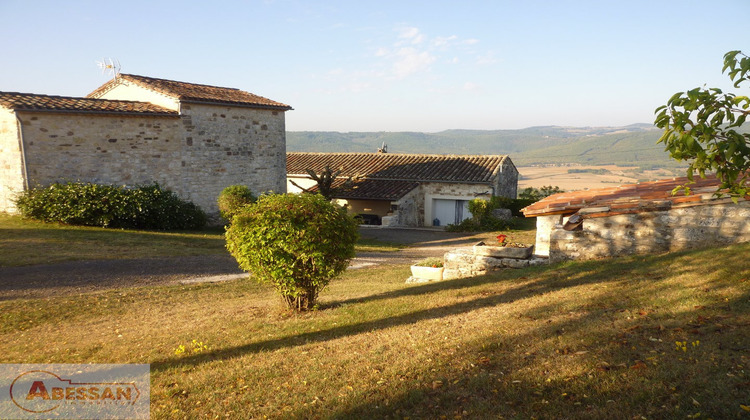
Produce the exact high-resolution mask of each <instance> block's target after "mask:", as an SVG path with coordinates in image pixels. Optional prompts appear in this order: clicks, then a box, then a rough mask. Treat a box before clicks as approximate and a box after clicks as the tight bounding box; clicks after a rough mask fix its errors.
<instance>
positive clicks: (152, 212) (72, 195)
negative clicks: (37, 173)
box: [16, 182, 206, 230]
mask: <svg viewBox="0 0 750 420" xmlns="http://www.w3.org/2000/svg"><path fill="white" fill-rule="evenodd" d="M16 207H17V208H18V211H19V212H20V213H21V214H22V215H23V216H24V217H28V218H31V219H37V220H42V221H45V222H59V223H65V224H69V225H82V226H102V227H112V228H123V229H158V230H177V229H200V228H202V227H203V226H204V225H205V224H206V215H205V213H203V211H202V210H201V209H200V208H199V207H198V206H196V205H195V204H193V203H191V202H187V201H184V200H182V199H180V198H179V197H178V196H177V195H176V194H174V193H173V192H172V191H169V190H163V189H161V187H159V185H158V184H153V185H147V186H141V187H137V188H132V189H131V188H125V187H121V186H114V185H100V184H92V183H83V182H68V183H64V184H63V183H55V184H52V185H50V186H49V187H39V188H32V189H29V190H27V191H25V192H23V193H22V194H21V195H20V196H19V197H18V198H17V199H16Z"/></svg>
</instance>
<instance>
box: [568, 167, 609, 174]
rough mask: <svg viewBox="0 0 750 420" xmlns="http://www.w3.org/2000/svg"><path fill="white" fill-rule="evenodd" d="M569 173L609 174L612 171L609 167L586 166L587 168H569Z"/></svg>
mask: <svg viewBox="0 0 750 420" xmlns="http://www.w3.org/2000/svg"><path fill="white" fill-rule="evenodd" d="M568 173H569V174H594V175H607V174H611V173H612V172H611V171H610V170H609V169H603V168H601V169H592V168H586V169H576V168H574V169H568Z"/></svg>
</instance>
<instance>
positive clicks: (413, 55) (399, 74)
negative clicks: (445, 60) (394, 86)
mask: <svg viewBox="0 0 750 420" xmlns="http://www.w3.org/2000/svg"><path fill="white" fill-rule="evenodd" d="M396 57H397V58H396V61H395V62H394V63H393V73H394V76H395V77H396V78H397V79H403V78H405V77H407V76H410V75H412V74H414V73H418V72H421V71H424V70H427V69H429V68H430V64H432V63H433V62H434V61H435V56H433V55H432V54H430V53H429V52H427V51H420V50H418V49H416V48H412V47H404V48H400V49H399V50H398V51H397V52H396Z"/></svg>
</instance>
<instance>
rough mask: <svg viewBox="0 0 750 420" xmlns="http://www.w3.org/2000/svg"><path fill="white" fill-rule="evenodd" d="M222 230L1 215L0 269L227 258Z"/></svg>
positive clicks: (370, 246) (382, 248)
mask: <svg viewBox="0 0 750 420" xmlns="http://www.w3.org/2000/svg"><path fill="white" fill-rule="evenodd" d="M225 245H226V242H225V240H224V230H223V228H221V227H216V228H211V229H205V230H203V231H198V232H155V231H140V230H120V229H105V228H98V227H88V226H69V225H62V224H57V223H43V222H38V221H34V220H27V219H23V218H21V217H19V216H11V215H8V214H3V213H0V267H13V266H24V265H35V264H52V263H58V262H63V261H73V260H107V259H131V258H158V257H185V256H196V255H215V254H225V253H227V250H226V248H225ZM402 248H404V246H403V245H400V244H393V243H386V242H381V241H376V240H362V241H360V243H358V244H357V246H356V250H357V252H363V251H369V252H392V251H398V250H399V249H402Z"/></svg>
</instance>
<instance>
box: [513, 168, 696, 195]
mask: <svg viewBox="0 0 750 420" xmlns="http://www.w3.org/2000/svg"><path fill="white" fill-rule="evenodd" d="M571 171H574V172H572V173H571ZM584 171H585V172H584ZM518 172H519V173H520V174H521V178H520V179H519V180H518V189H519V191H520V190H522V189H524V188H527V187H534V188H540V187H542V186H545V185H552V186H558V187H560V188H561V189H563V190H565V191H574V190H585V189H593V188H604V187H613V186H617V185H620V184H630V183H635V182H638V181H644V180H649V181H652V180H657V179H665V178H671V177H674V176H684V173H683V172H682V171H676V172H675V171H672V170H668V169H657V170H647V171H643V170H640V169H639V168H638V167H635V166H617V165H606V166H521V167H519V168H518Z"/></svg>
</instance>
